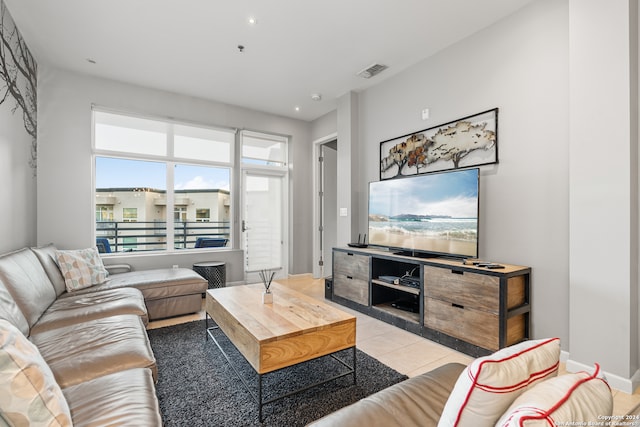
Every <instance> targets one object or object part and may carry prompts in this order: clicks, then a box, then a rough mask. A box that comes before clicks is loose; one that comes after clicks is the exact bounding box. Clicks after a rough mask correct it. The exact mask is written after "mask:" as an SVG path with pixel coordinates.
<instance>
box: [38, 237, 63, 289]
mask: <svg viewBox="0 0 640 427" xmlns="http://www.w3.org/2000/svg"><path fill="white" fill-rule="evenodd" d="M31 250H32V251H33V253H35V254H36V256H37V257H38V260H39V261H40V264H42V267H43V268H44V271H45V272H46V273H47V276H49V280H51V283H52V284H53V288H54V289H55V290H56V294H57V295H58V296H60V295H62V294H63V293H64V292H66V290H67V288H66V286H65V284H64V277H62V273H61V272H60V267H58V262H57V261H56V251H57V250H58V249H57V248H56V247H55V246H54V245H53V244H52V243H49V244H48V245H44V246H40V247H38V248H31Z"/></svg>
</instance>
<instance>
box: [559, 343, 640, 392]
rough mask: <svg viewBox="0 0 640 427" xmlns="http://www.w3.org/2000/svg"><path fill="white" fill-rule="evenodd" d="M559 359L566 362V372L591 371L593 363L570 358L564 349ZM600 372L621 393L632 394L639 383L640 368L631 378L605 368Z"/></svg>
mask: <svg viewBox="0 0 640 427" xmlns="http://www.w3.org/2000/svg"><path fill="white" fill-rule="evenodd" d="M563 359H564V360H563ZM560 361H561V362H562V361H564V362H565V363H566V367H567V372H579V371H586V372H593V365H587V364H584V363H580V362H577V361H575V360H571V359H570V358H569V353H568V352H566V351H563V352H561V354H560ZM602 372H603V373H604V376H605V378H606V379H607V382H608V383H609V386H610V387H611V388H614V389H616V390H619V391H621V392H623V393H627V394H633V392H634V390H635V389H636V388H637V387H638V386H639V385H640V370H637V371H636V372H635V373H634V374H633V376H632V377H631V378H625V377H621V376H620V375H616V374H613V373H611V372H607V371H605V370H603V371H602Z"/></svg>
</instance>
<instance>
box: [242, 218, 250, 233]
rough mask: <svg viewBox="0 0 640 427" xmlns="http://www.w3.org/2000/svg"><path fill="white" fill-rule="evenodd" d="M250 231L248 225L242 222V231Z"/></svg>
mask: <svg viewBox="0 0 640 427" xmlns="http://www.w3.org/2000/svg"><path fill="white" fill-rule="evenodd" d="M248 229H249V227H247V223H246V222H245V220H244V219H243V220H242V231H247V230H248Z"/></svg>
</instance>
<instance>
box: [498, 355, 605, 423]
mask: <svg viewBox="0 0 640 427" xmlns="http://www.w3.org/2000/svg"><path fill="white" fill-rule="evenodd" d="M599 370H600V367H599V366H598V365H596V368H595V370H594V373H593V374H588V373H587V372H578V373H576V374H566V375H561V376H559V377H556V378H552V379H550V380H548V381H544V382H542V383H540V384H537V385H536V386H535V387H532V388H531V389H529V390H527V391H525V392H524V393H523V394H522V395H520V396H519V397H518V398H517V399H516V400H515V401H514V402H513V404H512V405H511V406H510V407H509V409H508V410H507V411H506V412H505V413H504V415H503V416H502V417H501V418H500V420H499V421H498V423H497V424H496V426H498V427H536V426H540V427H547V426H549V425H559V426H560V425H585V426H586V425H605V424H606V422H607V421H608V420H611V419H610V418H608V417H610V416H611V414H612V413H613V395H612V394H611V389H610V388H609V385H608V384H607V382H606V381H605V379H604V378H603V377H602V376H600V375H599ZM611 425H614V424H613V423H612V424H611Z"/></svg>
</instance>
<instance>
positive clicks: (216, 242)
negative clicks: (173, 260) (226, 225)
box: [194, 237, 229, 248]
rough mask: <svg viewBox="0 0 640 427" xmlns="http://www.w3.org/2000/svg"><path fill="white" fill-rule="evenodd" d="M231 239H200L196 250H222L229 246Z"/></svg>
mask: <svg viewBox="0 0 640 427" xmlns="http://www.w3.org/2000/svg"><path fill="white" fill-rule="evenodd" d="M228 241H229V239H214V238H211V237H198V239H197V240H196V244H195V246H194V248H222V247H224V246H227V242H228Z"/></svg>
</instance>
